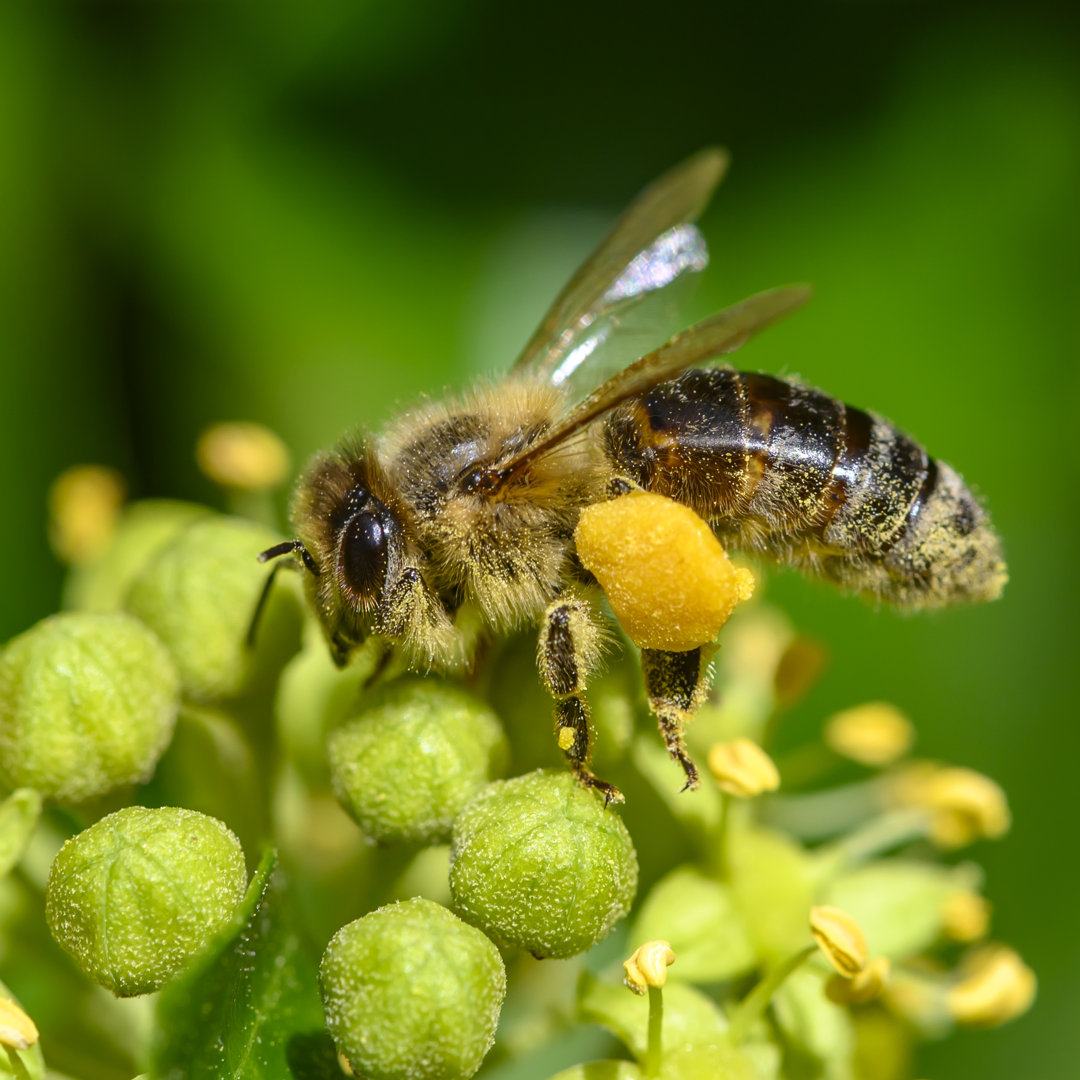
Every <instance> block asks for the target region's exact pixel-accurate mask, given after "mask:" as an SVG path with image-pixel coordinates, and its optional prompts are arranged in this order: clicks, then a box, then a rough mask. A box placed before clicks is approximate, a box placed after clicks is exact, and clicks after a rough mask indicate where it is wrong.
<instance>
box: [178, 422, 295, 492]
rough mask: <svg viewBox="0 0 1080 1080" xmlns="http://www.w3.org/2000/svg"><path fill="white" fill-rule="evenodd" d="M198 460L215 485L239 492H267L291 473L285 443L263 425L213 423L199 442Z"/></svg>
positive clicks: (196, 453) (196, 449) (197, 444)
mask: <svg viewBox="0 0 1080 1080" xmlns="http://www.w3.org/2000/svg"><path fill="white" fill-rule="evenodd" d="M195 460H196V462H197V463H198V466H199V468H200V469H201V470H202V472H203V473H204V474H205V475H206V476H208V477H209V478H210V479H211V480H213V481H214V483H215V484H220V485H221V486H222V487H227V488H235V489H236V490H238V491H265V490H266V489H268V488H273V487H276V486H277V485H278V484H280V483H281V482H282V481H283V480H284V479H285V478H286V477H287V476H288V474H289V452H288V450H286V449H285V444H284V443H283V442H282V441H281V440H280V439H279V438H278V437H277V436H276V435H275V434H274V433H273V432H272V431H271V430H270V429H269V428H266V427H263V426H262V424H252V423H247V422H243V421H235V422H230V423H222V424H212V425H211V426H210V427H208V428H207V429H206V430H205V431H204V432H203V433H202V434H201V435H200V436H199V441H198V442H197V443H196V444H195Z"/></svg>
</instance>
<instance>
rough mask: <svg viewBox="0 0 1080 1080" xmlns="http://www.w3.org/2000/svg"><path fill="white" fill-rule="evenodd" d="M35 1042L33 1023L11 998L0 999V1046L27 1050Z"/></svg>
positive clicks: (35, 1027)
mask: <svg viewBox="0 0 1080 1080" xmlns="http://www.w3.org/2000/svg"><path fill="white" fill-rule="evenodd" d="M37 1041H38V1029H37V1025H36V1024H35V1023H34V1021H33V1020H31V1019H30V1017H29V1016H27V1014H26V1013H25V1012H24V1011H23V1010H22V1009H21V1008H19V1006H18V1005H16V1004H15V1002H14V1001H12V1000H11V998H0V1046H10V1047H11V1048H12V1049H13V1050H29V1049H30V1047H31V1046H33V1045H34V1043H36V1042H37Z"/></svg>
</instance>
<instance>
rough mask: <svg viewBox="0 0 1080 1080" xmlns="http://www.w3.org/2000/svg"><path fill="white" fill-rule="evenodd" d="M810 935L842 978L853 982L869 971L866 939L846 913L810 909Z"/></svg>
mask: <svg viewBox="0 0 1080 1080" xmlns="http://www.w3.org/2000/svg"><path fill="white" fill-rule="evenodd" d="M810 933H812V934H813V935H814V940H815V941H816V942H817V943H818V945H819V946H820V948H821V951H822V952H823V953H824V954H825V956H826V957H827V958H828V960H829V963H831V964H832V966H833V967H834V968H836V970H837V971H839V972H840V974H841V975H844V976H845V977H847V978H849V979H851V978H854V977H855V976H856V975H858V974H859V972H860V971H862V970H863V969H864V968H865V967H866V961H867V956H868V950H867V948H866V935H865V934H863V932H862V927H861V926H859V924H858V923H857V922H856V921H855V920H854V919H853V918H852V917H851V916H850V915H849V914H848V913H847V912H846V911H841V910H840V909H839V908H834V907H827V906H821V907H813V908H811V909H810Z"/></svg>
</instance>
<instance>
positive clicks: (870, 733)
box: [825, 701, 915, 768]
mask: <svg viewBox="0 0 1080 1080" xmlns="http://www.w3.org/2000/svg"><path fill="white" fill-rule="evenodd" d="M914 741H915V729H914V728H913V727H912V726H911V721H910V720H908V718H907V717H906V716H905V715H904V714H903V713H902V712H901V711H900V710H899V709H898V708H896V706H895V705H890V704H888V702H884V701H871V702H868V703H867V704H865V705H856V706H855V707H854V708H852V709H844V710H843V712H838V713H835V714H834V715H833V716H832V717H830V719H829V721H828V722H827V723H826V725H825V742H826V744H827V745H828V747H829V748H830V749H831V750H834V751H835V752H836V753H837V754H840V755H841V756H842V757H846V758H851V760H852V761H857V762H859V764H860V765H870V766H873V767H875V768H880V767H881V766H883V765H891V764H892V763H893V762H894V761H897V760H898V759H899V758H902V757H903V756H904V755H905V754H906V753H907V752H908V751H909V750H910V749H911V744H912V743H913V742H914Z"/></svg>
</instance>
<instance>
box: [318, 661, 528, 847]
mask: <svg viewBox="0 0 1080 1080" xmlns="http://www.w3.org/2000/svg"><path fill="white" fill-rule="evenodd" d="M329 755H330V776H331V780H332V781H333V785H334V791H335V792H336V793H337V797H338V799H339V800H340V801H341V805H342V806H344V807H345V809H346V810H347V811H348V813H349V814H350V815H351V816H352V817H353V818H354V819H355V820H356V822H357V823H358V824H359V825H360V827H361V828H362V829H363V830H364V832H365V833H367V835H368V836H370V837H371V838H372V839H374V840H380V841H383V842H405V843H416V844H438V843H443V842H445V841H447V840H449V839H450V830H451V828H452V827H453V824H454V819H455V818H456V817H457V816H458V814H460V813H461V811H462V810H463V809H464V808H465V805H466V804H467V803H468V802H469V800H470V799H471V798H472V797H473V796H474V795H476V793H477V792H478V791H480V789H481V788H483V787H484V785H485V784H487V783H488V781H490V780H491V778H492V776H494V775H496V774H497V773H498V771H499V770H500V769H501V768H502V766H503V764H504V763H505V761H506V755H507V748H506V737H505V735H504V734H503V730H502V726H501V725H500V724H499V720H498V718H497V717H496V716H495V714H494V713H493V712H492V711H491V710H490V709H489V708H488V707H487V706H486V705H485V704H484V703H483V702H482V701H480V700H479V699H478V698H476V697H474V696H473V695H472V694H469V693H467V692H466V691H464V690H462V689H461V688H460V687H457V686H454V685H453V684H451V683H446V682H440V681H438V680H436V679H405V680H402V681H399V682H394V683H391V684H390V685H389V686H387V687H386V688H385V689H383V690H381V691H380V692H379V693H378V694H377V695H376V697H375V699H374V700H373V701H372V702H371V703H370V704H368V705H366V706H365V708H364V710H363V712H361V713H360V715H359V716H358V717H357V718H356V719H355V720H351V721H350V722H349V723H347V724H345V726H344V727H341V728H338V729H337V731H335V732H334V733H333V735H331V737H330V744H329Z"/></svg>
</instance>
